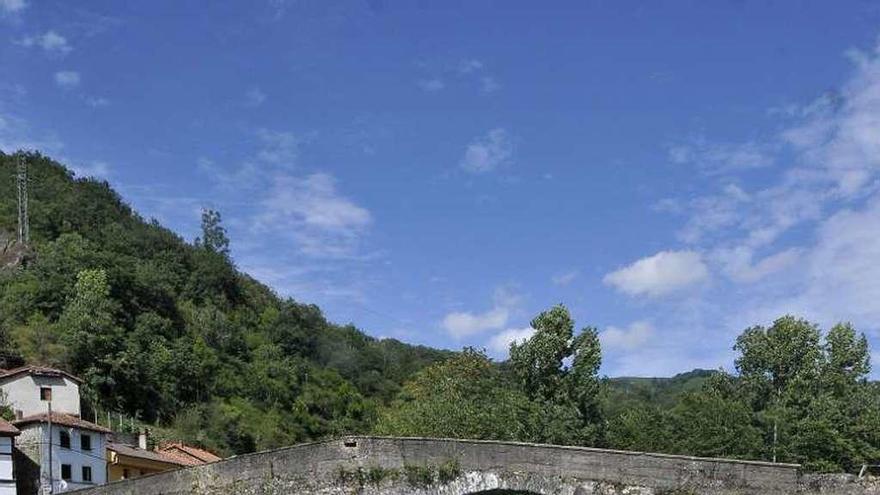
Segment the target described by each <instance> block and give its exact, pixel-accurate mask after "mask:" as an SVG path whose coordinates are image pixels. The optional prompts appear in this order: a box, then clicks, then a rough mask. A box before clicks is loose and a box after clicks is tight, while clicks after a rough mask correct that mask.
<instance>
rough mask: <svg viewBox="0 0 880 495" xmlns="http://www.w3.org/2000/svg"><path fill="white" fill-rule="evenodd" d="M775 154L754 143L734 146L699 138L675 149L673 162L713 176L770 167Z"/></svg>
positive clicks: (672, 156) (670, 149)
mask: <svg viewBox="0 0 880 495" xmlns="http://www.w3.org/2000/svg"><path fill="white" fill-rule="evenodd" d="M774 151H775V150H773V149H772V147H770V146H769V145H767V144H763V143H757V142H754V141H749V142H746V143H737V144H731V143H709V142H707V141H706V140H705V139H697V140H694V141H693V142H691V143H686V144H676V145H674V146H671V147H670V148H669V160H670V161H672V162H673V163H677V164H683V165H693V166H696V167H698V168H699V169H701V170H703V171H704V172H706V173H709V174H724V173H731V172H740V171H743V170H749V169H754V168H764V167H769V166H771V165H773V164H774V163H775V160H776V158H775V155H774Z"/></svg>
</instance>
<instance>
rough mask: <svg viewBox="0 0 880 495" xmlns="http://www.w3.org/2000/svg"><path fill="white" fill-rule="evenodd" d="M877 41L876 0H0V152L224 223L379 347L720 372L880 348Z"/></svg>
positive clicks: (261, 268) (181, 225)
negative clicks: (810, 339)
mask: <svg viewBox="0 0 880 495" xmlns="http://www.w3.org/2000/svg"><path fill="white" fill-rule="evenodd" d="M878 34H880V8H878V7H877V6H876V4H875V3H874V2H869V1H846V2H835V3H834V4H833V5H832V4H831V3H829V2H810V1H787V2H782V1H776V2H758V1H748V0H742V1H727V2H720V1H719V2H699V1H683V0H682V1H669V2H625V1H615V2H604V1H601V2H600V1H593V2H589V1H586V2H585V1H577V2H575V1H571V2H562V1H560V2H518V1H504V2H500V1H499V2H488V1H476V0H468V1H443V2H427V1H423V2H403V1H390V0H371V1H350V2H337V1H317V0H313V1H309V0H303V1H292V0H290V1H283V0H267V1H252V2H231V1H222V2H211V8H210V9H206V8H205V4H204V3H203V2H181V1H154V2H117V1H103V2H102V1H93V2H85V3H79V2H65V1H50V0H45V1H37V0H0V61H2V66H3V67H4V70H3V71H2V74H0V149H3V150H4V151H12V150H15V149H17V148H20V147H25V148H36V149H39V150H41V151H43V152H44V153H46V154H49V155H51V156H53V157H56V158H58V159H59V160H61V161H63V162H65V163H67V164H69V165H70V166H71V167H72V168H74V169H75V170H76V171H77V173H78V174H80V175H92V176H96V177H100V178H103V179H106V180H108V181H110V183H111V184H112V185H113V186H114V187H116V188H117V189H118V190H119V191H120V192H121V193H122V194H123V195H124V196H125V197H126V199H127V200H129V201H130V202H131V203H132V204H133V205H134V206H135V207H136V208H137V209H138V210H139V211H140V212H142V214H144V216H147V217H155V218H157V219H158V220H160V221H161V222H163V223H164V224H166V225H168V226H170V227H171V228H173V229H175V230H176V231H178V232H179V233H180V234H181V235H183V236H184V237H186V238H187V239H192V238H193V237H194V236H195V235H197V231H198V223H199V211H200V209H201V208H202V207H212V208H216V209H218V210H220V211H221V212H222V214H223V215H224V219H225V222H226V225H227V227H228V228H229V231H230V234H231V237H232V240H233V245H232V247H233V254H234V258H235V261H236V263H237V264H238V266H239V267H241V268H242V269H243V270H245V271H247V272H249V273H251V274H252V275H254V276H255V277H257V278H258V279H260V280H262V281H264V282H266V283H267V284H269V285H270V286H272V287H274V288H275V289H276V290H277V291H278V292H279V293H281V294H283V295H289V296H292V297H294V298H296V299H297V300H300V301H304V302H314V303H316V304H318V305H320V306H321V307H322V308H323V309H324V311H325V312H326V314H327V315H328V316H329V317H330V318H331V319H332V320H334V321H337V322H340V323H345V322H353V323H355V324H356V325H358V326H359V327H361V328H363V329H364V330H366V331H367V332H369V333H370V334H372V335H375V336H380V337H395V338H399V339H401V340H404V341H408V342H415V343H424V344H428V345H432V346H440V347H448V348H460V347H461V346H464V345H474V346H478V347H485V348H487V349H488V351H489V352H490V353H491V354H492V355H493V356H495V357H498V358H503V357H504V356H505V355H506V351H505V348H506V345H507V343H508V342H509V341H510V340H511V339H513V338H522V337H523V336H526V335H528V333H529V328H528V324H529V320H530V319H531V317H533V316H534V315H535V314H536V313H537V312H539V311H540V310H542V309H544V308H546V307H549V306H550V305H552V304H555V303H558V302H562V303H565V304H566V305H567V306H568V307H569V308H570V309H571V310H572V312H573V314H574V316H575V317H576V318H577V320H578V324H579V325H592V326H595V327H597V328H598V329H599V331H600V332H601V338H602V342H603V346H604V351H605V362H604V365H603V372H604V373H607V374H609V375H620V374H628V375H670V374H674V373H676V372H679V371H686V370H688V369H691V368H693V367H696V366H700V367H708V368H717V367H722V366H723V367H726V368H730V367H731V364H732V357H733V355H732V351H731V350H730V347H731V346H732V344H733V340H734V338H735V336H736V335H737V334H738V333H739V332H740V331H742V329H744V328H745V327H747V326H749V325H753V324H769V323H770V322H772V320H773V319H774V318H775V317H778V316H780V315H782V314H785V313H788V312H791V313H795V314H798V315H802V316H805V317H808V318H810V319H812V320H814V321H816V322H818V323H820V324H822V325H826V326H827V325H830V324H833V323H834V322H837V321H841V320H848V321H852V322H853V323H854V324H856V325H857V327H858V328H859V329H860V330H863V331H865V332H866V333H867V334H868V335H869V337H870V338H871V341H872V343H873V345H874V347H875V348H876V349H878V350H880V263H878V262H877V261H878V260H880V235H878V234H880V189H878V185H880V182H878V177H880V51H878V46H880V45H878V39H880V38H878ZM875 367H877V368H880V353H877V354H875ZM875 376H877V373H875Z"/></svg>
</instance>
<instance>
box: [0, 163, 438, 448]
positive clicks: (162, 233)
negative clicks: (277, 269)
mask: <svg viewBox="0 0 880 495" xmlns="http://www.w3.org/2000/svg"><path fill="white" fill-rule="evenodd" d="M26 159H27V162H28V164H29V169H30V170H29V173H30V230H31V245H30V251H31V253H30V254H29V255H28V256H27V258H26V263H25V266H24V267H20V268H19V269H14V270H10V269H7V270H4V271H3V272H0V347H2V353H3V355H4V359H5V360H6V363H5V364H6V366H15V365H17V364H20V363H23V362H28V363H40V364H46V365H52V366H58V367H62V368H65V369H68V370H70V371H72V372H74V373H76V374H77V375H79V376H81V377H82V378H83V379H84V380H85V385H84V389H83V395H84V397H85V398H86V401H85V402H86V404H85V405H86V406H87V408H88V409H89V410H87V411H85V412H84V416H85V417H86V418H89V419H91V417H93V416H94V417H99V418H103V417H105V415H106V414H105V413H106V412H108V411H110V412H113V413H117V414H118V413H122V414H124V415H125V416H128V417H136V418H137V419H139V420H140V421H143V422H147V423H156V424H159V425H164V426H168V427H170V429H171V434H174V435H176V436H178V437H182V438H183V439H185V440H188V441H192V442H195V443H198V444H201V445H204V446H207V447H209V448H212V449H215V450H217V451H218V452H221V453H224V454H230V453H238V452H247V451H253V450H257V449H266V448H271V447H277V446H281V445H288V444H292V443H295V442H299V441H303V440H307V439H313V438H319V437H323V436H327V435H338V434H341V433H343V432H365V431H369V429H370V428H371V425H372V424H373V423H374V422H375V418H376V416H377V414H378V410H379V408H380V406H381V405H382V404H385V403H387V402H388V401H389V400H391V399H392V398H394V397H395V396H396V395H397V393H398V391H399V390H400V388H401V385H402V383H403V382H404V381H405V380H406V379H407V378H408V377H410V376H411V375H412V374H413V372H415V371H417V370H419V369H421V368H423V367H424V366H425V365H427V364H430V363H433V362H436V361H438V360H440V359H443V358H445V357H447V356H448V355H449V354H450V353H448V352H445V351H438V350H434V349H429V348H425V347H417V346H411V345H406V344H403V343H401V342H398V341H395V340H391V339H384V340H376V339H374V338H371V337H369V336H367V335H365V334H364V333H363V332H361V331H359V330H358V329H357V328H354V327H353V326H338V325H334V324H332V323H329V322H328V321H327V320H326V319H325V318H324V316H323V315H322V314H321V311H320V309H319V308H317V307H315V306H313V305H308V304H301V303H298V302H296V301H293V300H290V299H282V298H280V297H278V296H277V295H276V294H275V293H273V292H272V290H270V289H269V288H267V287H266V286H264V285H262V284H260V283H259V282H257V281H255V280H254V279H252V278H250V277H248V276H247V275H245V274H243V273H241V272H239V271H237V270H236V268H235V266H234V264H233V263H232V261H231V260H230V257H229V254H228V244H229V241H228V239H227V238H226V235H225V232H224V231H223V228H222V225H221V224H220V222H219V216H218V215H217V214H215V213H213V212H206V214H205V218H204V230H205V234H204V235H203V236H202V237H201V238H200V239H198V240H196V241H195V242H193V243H187V242H186V241H184V240H183V239H181V238H180V237H179V236H178V235H176V234H175V233H173V232H171V231H170V230H168V229H166V228H164V227H162V226H161V225H159V224H158V223H156V222H154V221H152V222H151V221H145V220H144V219H142V218H141V217H139V216H138V215H137V214H136V213H134V212H133V211H132V210H131V208H129V206H127V205H126V204H125V203H124V202H123V200H122V199H121V198H120V197H119V196H118V195H117V194H116V193H115V192H114V191H113V190H112V189H111V188H110V186H109V185H108V184H107V183H105V182H98V181H95V180H89V179H76V178H74V177H73V175H72V174H71V172H69V171H68V170H67V169H65V168H64V167H63V166H61V165H59V164H58V163H56V162H54V161H52V160H50V159H48V158H46V157H43V156H41V155H39V154H36V153H33V154H27V155H26ZM14 179H15V163H14V159H13V156H11V155H5V154H0V251H2V250H3V248H4V242H3V241H2V238H3V237H6V238H7V239H8V238H9V237H11V233H12V232H15V231H16V222H17V195H16V189H15V180H14ZM3 232H5V233H6V235H4V234H3ZM7 243H8V242H7ZM0 266H2V265H0ZM113 416H114V417H115V416H116V414H114V415H113Z"/></svg>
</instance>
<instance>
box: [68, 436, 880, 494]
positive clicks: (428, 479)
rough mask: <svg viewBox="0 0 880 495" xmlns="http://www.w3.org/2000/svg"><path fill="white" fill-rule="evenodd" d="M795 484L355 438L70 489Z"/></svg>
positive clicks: (591, 489)
mask: <svg viewBox="0 0 880 495" xmlns="http://www.w3.org/2000/svg"><path fill="white" fill-rule="evenodd" d="M801 481H802V480H801V476H800V473H799V467H798V466H797V465H790V464H770V463H762V462H746V461H734V460H719V459H701V458H693V457H683V456H671V455H663V454H649V453H639V452H622V451H613V450H601V449H591V448H579V447H560V446H548V445H532V444H523V443H506V442H488V441H468V440H441V439H418V438H376V437H352V438H349V439H345V440H334V441H327V442H319V443H313V444H304V445H297V446H294V447H289V448H285V449H280V450H275V451H270V452H261V453H257V454H249V455H243V456H238V457H233V458H231V459H227V460H224V461H221V462H218V463H215V464H210V465H206V466H199V467H195V468H189V469H182V470H178V471H173V472H167V473H159V474H155V475H150V476H146V477H144V478H139V479H135V480H129V481H123V482H117V483H112V484H110V485H105V486H102V487H96V488H92V489H88V490H81V491H78V492H75V493H77V494H78V495H160V494H162V495H178V494H180V495H182V494H194V495H219V494H242V495H276V494H297V495H343V494H346V495H348V494H353V493H362V494H371V495H403V494H412V495H441V494H442V495H465V494H473V493H481V492H489V491H491V490H499V489H506V490H516V491H525V492H529V493H536V494H544V495H549V494H565V495H590V494H596V495H599V494H601V495H624V494H626V495H697V494H705V495H749V494H753V495H758V494H760V495H774V494H779V495H782V494H786V495H788V494H795V493H803V491H802V485H801ZM835 486H838V485H835ZM849 486H851V487H855V486H856V485H855V484H850V485H849ZM815 493H828V494H834V495H837V493H844V492H832V491H829V492H818V491H817V492H815ZM846 493H863V494H868V493H877V492H872V491H860V492H846Z"/></svg>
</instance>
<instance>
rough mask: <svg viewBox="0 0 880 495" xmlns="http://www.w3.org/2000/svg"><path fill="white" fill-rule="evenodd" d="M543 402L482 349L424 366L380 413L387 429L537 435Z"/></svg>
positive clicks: (412, 433)
mask: <svg viewBox="0 0 880 495" xmlns="http://www.w3.org/2000/svg"><path fill="white" fill-rule="evenodd" d="M540 411H541V406H540V405H539V404H537V403H535V402H533V401H531V400H529V398H528V397H526V396H525V395H524V394H522V393H521V392H519V391H517V390H516V389H514V388H512V387H511V386H510V384H509V383H507V382H506V381H505V380H504V378H503V376H502V374H501V373H500V371H499V369H498V368H497V366H495V365H494V364H493V363H492V361H491V360H490V359H489V358H488V357H486V355H485V354H484V353H483V352H480V351H476V350H474V349H470V348H468V349H465V350H464V351H463V352H462V353H461V354H459V355H457V356H455V357H452V358H450V359H448V360H446V361H444V362H442V363H438V364H435V365H433V366H430V367H428V368H426V369H424V370H422V371H421V372H419V373H418V374H417V375H416V376H415V378H414V379H413V380H412V381H410V382H408V383H406V384H405V385H404V389H403V391H402V393H401V394H400V397H399V398H398V399H397V400H396V401H394V402H393V403H392V404H391V405H390V406H389V407H388V408H387V409H385V410H384V411H383V412H382V414H381V415H380V418H379V422H378V424H377V426H376V428H375V431H376V432H377V433H379V434H382V435H401V436H429V437H447V438H476V439H497V440H521V441H535V440H537V439H540V436H541V425H540V418H539V417H540V414H541V412H540Z"/></svg>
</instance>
